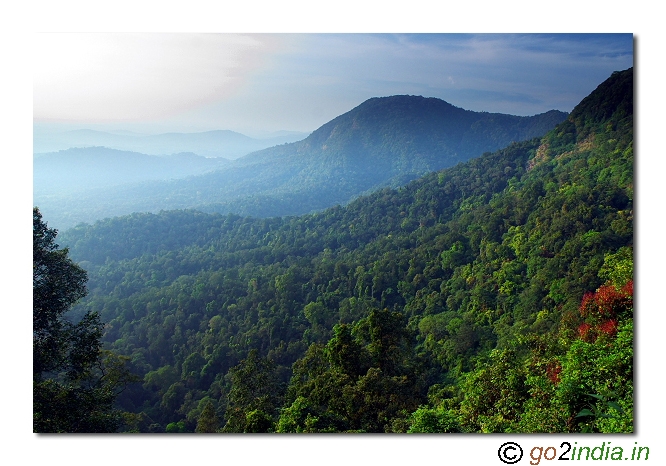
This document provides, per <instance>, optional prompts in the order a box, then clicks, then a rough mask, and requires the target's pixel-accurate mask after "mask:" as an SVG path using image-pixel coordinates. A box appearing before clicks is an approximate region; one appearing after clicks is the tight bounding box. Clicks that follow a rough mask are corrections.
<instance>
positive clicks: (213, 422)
mask: <svg viewBox="0 0 666 466" xmlns="http://www.w3.org/2000/svg"><path fill="white" fill-rule="evenodd" d="M219 427H220V419H219V418H218V417H217V414H216V413H215V405H213V402H212V401H211V400H210V399H209V400H207V401H206V404H205V405H204V408H203V411H201V415H200V416H199V419H198V420H197V427H196V429H194V431H195V432H199V433H209V434H210V433H215V432H217V429H219Z"/></svg>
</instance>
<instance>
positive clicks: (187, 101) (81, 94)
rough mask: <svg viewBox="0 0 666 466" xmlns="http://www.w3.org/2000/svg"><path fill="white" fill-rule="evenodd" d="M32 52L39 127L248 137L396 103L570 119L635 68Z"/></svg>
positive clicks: (590, 41)
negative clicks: (415, 98) (429, 100)
mask: <svg viewBox="0 0 666 466" xmlns="http://www.w3.org/2000/svg"><path fill="white" fill-rule="evenodd" d="M35 54H36V56H35V62H34V63H35V72H34V73H35V74H34V95H33V98H34V100H33V102H34V119H35V123H40V122H44V121H51V122H54V121H58V122H62V123H75V124H76V125H77V126H88V127H92V126H93V125H99V124H104V125H107V127H109V128H110V127H113V128H118V129H130V130H139V131H148V132H161V131H204V130H212V129H232V130H236V131H241V132H246V133H250V132H256V131H262V130H263V131H276V130H295V131H312V130H314V129H316V128H318V127H319V126H321V125H322V124H324V123H326V122H327V121H329V120H331V119H332V118H334V117H336V116H337V115H340V114H341V113H344V112H346V111H348V110H350V109H351V108H353V107H355V106H357V105H359V104H360V103H361V102H363V101H364V100H366V99H368V98H370V97H377V96H387V95H395V94H412V95H423V96H426V97H438V98H441V99H444V100H446V101H447V102H449V103H451V104H453V105H456V106H458V107H462V108H465V109H469V110H476V111H489V112H502V113H510V114H515V115H534V114H537V113H542V112H545V111H548V110H550V109H558V110H563V111H571V109H572V108H573V107H574V106H575V105H576V104H577V103H578V102H579V101H580V100H581V99H582V98H583V97H585V96H586V95H587V94H589V93H590V92H591V91H592V90H593V89H594V88H595V87H596V86H597V85H598V84H599V83H600V82H601V81H603V80H604V79H606V78H607V77H608V76H609V75H610V74H611V72H613V71H615V70H622V69H626V68H629V67H630V66H632V65H633V59H634V56H633V37H632V35H631V34H610V35H604V34H554V35H553V34H538V35H531V34H527V35H521V34H518V35H514V34H490V35H472V34H469V35H467V34H464V35H460V34H451V35H449V34H415V35H409V34H397V35H392V34H250V35H244V34H152V33H143V34H125V33H123V34H106V33H84V34H82V33H56V34H40V35H38V38H37V44H36V47H35ZM108 125H110V126H108ZM100 127H101V126H100Z"/></svg>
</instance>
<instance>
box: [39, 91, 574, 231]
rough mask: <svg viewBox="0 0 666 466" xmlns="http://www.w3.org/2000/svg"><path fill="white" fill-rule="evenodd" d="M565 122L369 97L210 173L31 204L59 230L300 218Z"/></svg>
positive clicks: (549, 116)
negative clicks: (151, 219) (135, 221)
mask: <svg viewBox="0 0 666 466" xmlns="http://www.w3.org/2000/svg"><path fill="white" fill-rule="evenodd" d="M566 116H567V114H566V113H563V112H559V111H555V110H553V111H550V112H547V113H544V114H541V115H536V116H531V117H518V116H512V115H503V114H496V113H479V112H472V111H468V110H463V109H461V108H457V107H454V106H452V105H450V104H448V103H446V102H444V101H442V100H440V99H435V98H423V97H417V96H393V97H383V98H375V99H370V100H368V101H366V102H364V103H363V104H361V105H359V106H358V107H356V108H354V109H352V110H350V111H349V112H347V113H345V114H344V115H341V116H339V117H337V118H335V119H334V120H332V121H330V122H329V123H327V124H325V125H324V126H322V127H321V128H319V129H318V130H316V131H315V132H314V133H312V134H311V135H310V136H309V137H307V138H306V139H304V140H303V141H299V142H295V143H290V144H283V145H280V146H275V147H272V148H269V149H265V150H262V151H258V152H255V153H253V154H249V155H248V156H246V157H243V158H241V159H238V160H235V161H232V162H231V163H230V164H229V165H228V166H225V167H224V168H222V169H220V170H217V171H215V172H212V173H207V174H205V175H200V176H195V177H189V178H186V179H178V180H170V181H154V182H146V183H142V184H133V185H127V186H125V187H119V186H114V187H113V188H106V189H103V188H102V187H100V189H95V190H89V191H88V192H86V193H81V192H78V193H77V194H76V195H75V196H73V195H70V194H67V195H63V196H57V195H54V196H50V197H42V198H39V199H38V201H39V202H40V210H41V211H42V213H43V214H44V215H45V216H46V217H47V218H51V219H52V222H53V224H54V226H57V227H59V228H61V229H62V228H65V227H70V226H74V225H75V224H77V223H79V222H82V221H83V222H92V221H94V220H97V219H100V218H104V217H110V216H116V215H124V214H128V213H131V212H159V211H160V210H169V209H184V208H195V209H197V210H202V211H205V212H211V213H212V212H218V213H225V214H226V213H236V214H240V215H251V216H255V217H274V216H283V215H301V214H305V213H309V212H313V211H317V210H321V209H324V208H327V207H332V206H334V205H336V204H345V203H347V202H349V201H350V200H352V199H353V198H355V197H357V196H359V195H361V194H364V193H369V192H372V191H374V190H376V189H379V188H381V187H385V186H392V187H397V186H401V185H404V184H405V183H407V182H409V181H410V180H412V179H415V178H417V177H419V176H422V175H424V174H426V173H429V172H432V171H435V170H439V169H441V168H445V167H450V166H453V165H455V164H456V163H459V162H463V161H466V160H468V159H470V158H472V157H477V156H480V155H481V154H482V153H484V152H489V151H494V150H497V149H500V148H502V147H504V146H506V145H508V144H509V143H511V142H517V141H522V140H526V139H531V138H532V137H536V136H542V135H544V134H545V133H546V132H547V131H549V130H550V129H552V128H553V127H555V125H556V124H557V123H560V122H561V121H563V120H564V119H565V118H566ZM181 178H184V177H181Z"/></svg>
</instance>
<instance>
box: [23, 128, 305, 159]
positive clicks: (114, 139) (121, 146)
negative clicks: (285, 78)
mask: <svg viewBox="0 0 666 466" xmlns="http://www.w3.org/2000/svg"><path fill="white" fill-rule="evenodd" d="M306 136H307V133H299V132H287V131H283V132H279V133H274V134H270V135H267V136H266V137H264V138H251V137H249V136H245V135H244V134H241V133H237V132H235V131H230V130H216V131H204V132H196V133H175V132H174V133H163V134H155V135H146V134H140V133H132V132H129V131H116V132H107V131H97V130H92V129H78V130H71V131H55V130H52V129H49V128H47V127H43V126H39V125H38V126H36V128H35V130H34V134H33V153H36V154H37V153H44V152H56V151H60V150H65V149H70V148H73V147H95V146H102V147H107V148H110V149H117V150H122V151H132V152H140V153H142V154H148V155H171V154H176V153H180V152H193V153H195V154H197V155H200V156H203V157H224V158H226V159H230V160H231V159H237V158H239V157H242V156H244V155H246V154H249V153H250V152H254V151H257V150H260V149H264V148H266V147H272V146H275V145H277V144H284V143H287V142H294V141H299V140H301V139H303V138H304V137H306Z"/></svg>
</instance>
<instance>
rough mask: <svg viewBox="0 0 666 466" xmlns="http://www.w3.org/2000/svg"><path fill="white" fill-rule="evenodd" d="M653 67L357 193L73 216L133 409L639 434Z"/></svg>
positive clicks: (387, 425)
mask: <svg viewBox="0 0 666 466" xmlns="http://www.w3.org/2000/svg"><path fill="white" fill-rule="evenodd" d="M632 77H633V69H629V70H626V71H623V72H621V73H616V74H614V75H613V76H611V77H610V78H609V79H608V80H607V81H606V82H604V83H602V84H601V85H600V86H599V88H598V89H597V90H596V91H595V92H593V93H592V94H591V95H590V96H589V97H588V98H586V99H585V100H583V101H582V102H581V104H580V105H579V106H578V107H577V108H576V109H574V111H573V112H572V114H571V116H570V117H569V119H567V121H565V122H563V123H562V124H560V125H558V126H557V127H556V128H555V129H554V130H553V131H551V132H549V133H548V134H546V135H545V136H544V137H543V138H541V139H532V140H528V141H524V142H519V143H513V144H511V145H509V146H507V147H506V148H504V149H501V150H499V151H496V152H494V153H485V154H484V155H483V156H481V157H478V158H475V159H472V160H470V161H468V162H466V163H460V164H458V165H456V166H455V167H452V168H449V169H446V170H442V171H439V172H434V173H430V174H428V175H425V176H423V177H422V178H419V179H418V180H415V181H412V182H411V183H409V184H407V185H406V186H404V187H400V188H395V189H394V188H385V189H382V190H380V191H378V192H376V193H374V194H372V195H369V196H365V197H360V198H358V199H356V200H355V201H353V202H351V203H349V204H348V205H346V206H344V207H340V206H338V207H334V208H331V209H328V210H325V211H322V212H319V213H315V214H309V215H304V216H300V217H283V218H264V219H257V218H247V217H241V216H238V215H231V214H229V215H220V214H204V213H201V212H194V211H187V210H184V211H169V212H161V213H159V214H147V213H146V214H133V215H131V216H126V217H119V218H113V219H107V220H104V221H100V222H97V223H95V224H94V225H92V226H89V225H79V226H78V227H76V228H73V229H70V230H68V231H67V232H65V233H64V234H63V235H61V239H62V242H63V244H68V245H69V246H70V249H71V255H72V257H73V258H74V259H75V260H77V261H79V264H80V266H81V267H84V268H85V269H86V270H88V273H89V277H90V280H89V282H88V287H89V289H90V293H89V295H88V296H87V297H86V298H85V299H83V300H82V301H81V302H80V303H79V304H77V305H76V306H75V307H74V309H73V312H74V314H75V315H78V316H83V315H90V314H94V313H98V314H99V315H100V316H101V318H102V319H103V320H104V321H105V322H107V324H106V331H105V334H104V337H103V340H104V342H105V345H107V347H108V348H109V349H110V350H112V351H114V352H116V353H118V354H122V355H125V356H126V357H127V358H129V363H128V364H129V366H128V367H129V368H130V370H131V371H132V372H134V373H136V374H138V375H139V376H140V377H141V382H140V383H136V384H132V385H129V386H128V387H127V389H126V390H125V391H124V392H123V393H121V394H120V395H119V396H118V399H117V403H118V407H119V408H120V409H123V410H125V411H128V412H131V413H135V417H134V424H132V426H133V428H135V429H137V430H140V431H143V432H194V431H197V432H210V431H221V432H413V433H419V432H632V431H633V112H632V109H633V94H632V92H633V91H632V88H633V85H632V82H633V79H632ZM334 121H335V120H334Z"/></svg>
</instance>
